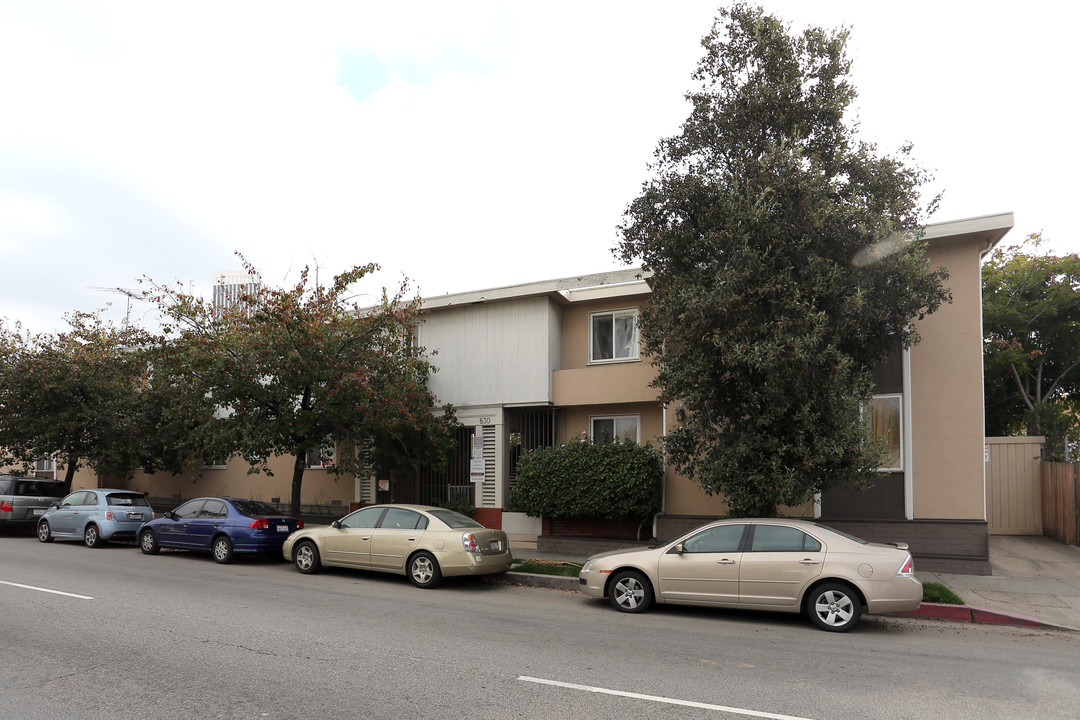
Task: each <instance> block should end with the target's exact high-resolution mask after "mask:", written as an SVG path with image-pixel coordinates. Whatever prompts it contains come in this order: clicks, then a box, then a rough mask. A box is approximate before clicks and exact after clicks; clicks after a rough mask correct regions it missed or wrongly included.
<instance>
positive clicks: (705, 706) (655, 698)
mask: <svg viewBox="0 0 1080 720" xmlns="http://www.w3.org/2000/svg"><path fill="white" fill-rule="evenodd" d="M518 680H521V681H523V682H531V683H537V684H539V685H554V686H555V687H561V688H569V689H571V690H584V691H585V692H591V693H600V694H602V695H617V696H619V697H625V698H633V699H635V700H650V701H652V702H658V703H667V704H668V705H681V706H683V707H692V708H698V709H702V710H718V711H720V712H727V713H734V714H736V715H749V716H750V717H759V718H769V720H810V719H809V718H804V717H798V716H795V715H777V714H776V713H767V712H759V711H757V710H746V709H745V708H736V707H727V706H726V705H710V704H709V703H700V702H693V701H692V700H676V699H675V698H666V697H661V696H659V695H641V694H639V693H630V692H623V691H621V690H609V689H607V688H599V687H592V686H590V685H575V684H574V683H566V682H559V681H558V680H543V679H541V678H534V677H526V676H524V675H522V676H520V677H518Z"/></svg>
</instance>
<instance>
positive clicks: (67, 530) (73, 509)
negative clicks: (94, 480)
mask: <svg viewBox="0 0 1080 720" xmlns="http://www.w3.org/2000/svg"><path fill="white" fill-rule="evenodd" d="M88 494H90V493H89V491H88V490H78V491H76V492H73V493H70V494H69V495H67V496H66V497H65V498H64V499H63V500H61V501H60V507H58V508H57V509H56V510H54V511H53V512H51V513H49V515H48V517H47V518H46V519H47V520H48V522H49V528H50V529H51V530H52V534H53V535H72V534H74V533H75V521H76V518H77V517H78V516H79V514H80V512H81V510H82V509H83V508H84V507H85V505H86V496H87V495H88Z"/></svg>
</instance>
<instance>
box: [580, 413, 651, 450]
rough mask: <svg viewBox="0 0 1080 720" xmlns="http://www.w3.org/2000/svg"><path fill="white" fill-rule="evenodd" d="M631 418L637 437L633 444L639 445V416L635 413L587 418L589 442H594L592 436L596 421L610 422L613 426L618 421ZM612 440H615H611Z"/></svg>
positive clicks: (594, 439)
mask: <svg viewBox="0 0 1080 720" xmlns="http://www.w3.org/2000/svg"><path fill="white" fill-rule="evenodd" d="M626 418H633V419H634V425H635V427H636V428H637V433H636V435H637V437H635V438H634V442H636V443H637V444H638V445H640V444H641V415H640V414H635V413H624V414H622V415H590V416H589V440H590V441H593V442H595V441H596V438H595V437H594V436H593V426H594V425H595V424H596V421H597V420H612V421H614V422H613V424H617V422H618V421H619V420H620V419H626ZM612 439H613V440H615V439H617V438H612Z"/></svg>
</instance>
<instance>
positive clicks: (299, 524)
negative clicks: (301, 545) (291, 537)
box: [296, 520, 304, 530]
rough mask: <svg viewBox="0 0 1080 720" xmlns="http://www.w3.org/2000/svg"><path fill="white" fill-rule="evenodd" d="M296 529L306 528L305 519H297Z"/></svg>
mask: <svg viewBox="0 0 1080 720" xmlns="http://www.w3.org/2000/svg"><path fill="white" fill-rule="evenodd" d="M296 529H297V530H303V529H304V521H303V520H297V521H296Z"/></svg>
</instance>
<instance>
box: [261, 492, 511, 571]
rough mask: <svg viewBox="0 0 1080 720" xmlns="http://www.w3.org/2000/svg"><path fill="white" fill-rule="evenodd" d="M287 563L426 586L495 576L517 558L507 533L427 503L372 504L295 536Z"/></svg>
mask: <svg viewBox="0 0 1080 720" xmlns="http://www.w3.org/2000/svg"><path fill="white" fill-rule="evenodd" d="M282 552H283V554H284V556H285V559H286V560H288V561H289V562H291V563H294V564H295V565H296V569H297V570H299V571H300V572H302V573H314V572H318V571H319V570H320V569H321V568H322V567H323V566H335V567H345V568H358V569H361V570H377V571H379V572H388V573H396V574H398V575H406V576H407V577H408V578H409V580H410V581H411V582H412V584H413V585H415V586H416V587H420V588H430V587H435V586H436V585H438V584H439V581H440V580H442V578H444V577H453V576H455V575H493V574H497V573H503V572H506V571H507V570H509V569H510V563H511V562H512V561H513V559H514V558H513V555H511V554H510V542H509V540H507V537H506V533H504V532H503V531H502V530H491V529H488V528H486V527H484V526H483V525H481V524H480V523H478V522H476V521H475V520H473V519H472V518H470V517H467V516H465V515H462V514H461V513H458V512H454V511H453V510H446V509H444V508H437V507H428V506H426V505H371V506H369V507H365V508H361V509H359V510H357V511H356V512H353V513H350V514H348V515H346V516H345V517H343V518H341V519H340V520H335V521H334V522H333V523H331V524H330V525H328V526H327V525H324V526H318V527H310V528H305V529H304V530H298V531H297V532H294V533H292V534H291V535H289V537H288V538H286V539H285V545H284V546H283V548H282Z"/></svg>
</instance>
